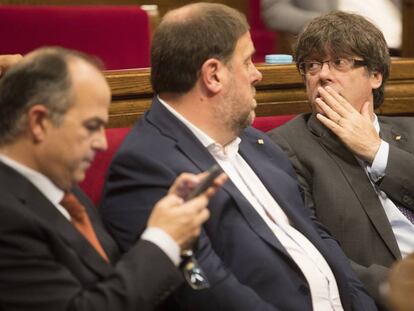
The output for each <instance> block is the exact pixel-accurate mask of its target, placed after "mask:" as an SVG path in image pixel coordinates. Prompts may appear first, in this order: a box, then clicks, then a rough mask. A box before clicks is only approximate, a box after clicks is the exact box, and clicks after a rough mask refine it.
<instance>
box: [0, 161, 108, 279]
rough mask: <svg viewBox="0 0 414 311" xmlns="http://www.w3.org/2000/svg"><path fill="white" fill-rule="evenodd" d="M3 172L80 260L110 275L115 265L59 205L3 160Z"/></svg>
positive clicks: (30, 208)
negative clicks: (102, 254) (84, 235)
mask: <svg viewBox="0 0 414 311" xmlns="http://www.w3.org/2000/svg"><path fill="white" fill-rule="evenodd" d="M0 172H1V174H6V177H5V178H7V179H4V180H8V181H9V183H10V184H12V185H14V186H13V187H12V189H13V190H15V191H14V195H15V196H16V197H17V199H18V200H19V201H20V202H21V203H22V204H23V205H24V206H25V207H26V208H27V211H28V213H32V214H33V215H34V216H35V217H36V218H37V219H38V220H39V221H40V222H41V223H42V224H43V225H44V226H45V227H46V228H49V230H50V231H51V232H55V233H56V234H58V235H59V236H60V237H61V238H62V240H63V241H64V242H65V243H66V244H67V245H68V247H71V248H73V249H74V251H75V253H76V254H78V255H79V258H80V260H81V261H82V262H83V263H84V264H85V265H86V266H88V267H89V268H90V269H91V270H93V271H95V273H97V274H99V275H103V276H105V275H108V274H109V273H110V272H111V271H112V268H111V265H109V264H108V263H106V262H105V261H104V260H103V259H102V258H101V256H100V255H99V254H98V253H97V252H96V251H95V249H94V248H93V247H92V246H91V245H90V244H89V242H88V241H87V240H86V239H85V238H84V237H83V236H82V235H81V234H80V233H79V232H78V231H77V230H76V228H75V227H74V226H73V225H72V224H71V223H70V222H69V221H68V220H67V219H66V218H65V217H64V216H63V215H62V214H61V213H60V212H59V211H58V210H57V209H56V207H55V206H54V205H53V204H52V203H51V202H50V201H49V200H48V199H47V198H46V197H45V196H44V195H43V194H42V193H41V192H40V191H39V190H38V189H37V188H36V187H35V186H34V185H33V184H32V183H31V182H30V181H28V180H27V179H26V178H25V177H23V176H21V175H20V174H19V173H17V172H16V171H14V170H13V169H11V168H9V167H8V166H6V165H4V164H3V163H1V162H0Z"/></svg>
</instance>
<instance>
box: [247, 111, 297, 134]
mask: <svg viewBox="0 0 414 311" xmlns="http://www.w3.org/2000/svg"><path fill="white" fill-rule="evenodd" d="M295 116H296V115H295V114H289V115H280V116H270V117H257V118H256V119H254V122H253V127H254V128H256V129H258V130H261V131H262V132H267V131H270V130H271V129H274V128H275V127H278V126H281V125H282V124H284V123H286V122H288V121H289V120H291V119H293V118H294V117H295Z"/></svg>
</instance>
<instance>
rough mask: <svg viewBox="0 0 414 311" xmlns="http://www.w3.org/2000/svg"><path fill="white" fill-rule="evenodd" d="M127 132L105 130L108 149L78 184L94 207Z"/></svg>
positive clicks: (262, 124) (269, 121)
mask: <svg viewBox="0 0 414 311" xmlns="http://www.w3.org/2000/svg"><path fill="white" fill-rule="evenodd" d="M293 117H294V115H282V116H271V117H257V118H256V119H255V121H254V123H253V126H254V127H255V128H257V129H259V130H261V131H263V132H266V131H269V130H271V129H273V128H275V127H277V126H280V125H282V124H283V123H285V122H287V121H289V120H290V119H292V118H293ZM129 131H130V128H110V129H106V130H105V133H106V138H107V140H108V149H107V150H105V151H104V152H100V153H98V154H97V155H96V158H95V161H94V162H93V163H92V165H91V167H89V169H88V170H87V172H86V177H85V179H84V181H83V182H81V183H80V186H81V188H82V189H83V191H85V193H86V194H87V195H88V196H89V198H90V199H91V200H92V201H93V202H94V203H95V205H96V206H98V205H99V202H100V200H101V196H102V191H103V186H104V183H105V178H106V173H107V171H108V167H109V165H110V164H111V161H112V157H113V156H114V154H115V152H116V151H117V150H118V147H119V146H120V145H121V143H122V141H123V140H124V138H125V137H126V135H127V134H128V133H129Z"/></svg>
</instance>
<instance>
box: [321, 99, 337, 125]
mask: <svg viewBox="0 0 414 311" xmlns="http://www.w3.org/2000/svg"><path fill="white" fill-rule="evenodd" d="M315 103H316V104H317V105H318V107H319V108H320V109H321V110H322V111H323V113H324V115H325V117H326V118H328V119H329V120H330V121H332V122H334V123H339V121H340V120H341V118H342V117H341V116H340V115H339V114H338V113H337V112H336V111H335V110H333V109H332V108H331V107H330V106H329V105H327V104H326V102H325V101H323V100H322V99H321V98H317V99H315Z"/></svg>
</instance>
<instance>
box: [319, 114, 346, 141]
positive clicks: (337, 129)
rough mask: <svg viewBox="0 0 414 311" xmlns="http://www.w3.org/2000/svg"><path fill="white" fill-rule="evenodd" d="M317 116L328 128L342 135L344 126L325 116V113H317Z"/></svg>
mask: <svg viewBox="0 0 414 311" xmlns="http://www.w3.org/2000/svg"><path fill="white" fill-rule="evenodd" d="M316 118H317V119H318V120H319V121H320V122H321V123H322V124H323V125H324V126H325V127H327V128H328V129H330V130H331V131H332V132H333V133H334V134H335V135H337V136H340V135H341V131H342V127H341V126H339V125H338V124H337V123H335V122H334V121H332V120H330V119H329V118H327V117H325V116H324V115H322V114H320V113H317V114H316Z"/></svg>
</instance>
